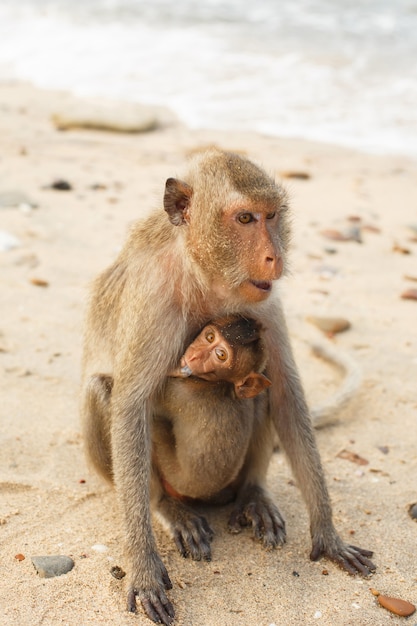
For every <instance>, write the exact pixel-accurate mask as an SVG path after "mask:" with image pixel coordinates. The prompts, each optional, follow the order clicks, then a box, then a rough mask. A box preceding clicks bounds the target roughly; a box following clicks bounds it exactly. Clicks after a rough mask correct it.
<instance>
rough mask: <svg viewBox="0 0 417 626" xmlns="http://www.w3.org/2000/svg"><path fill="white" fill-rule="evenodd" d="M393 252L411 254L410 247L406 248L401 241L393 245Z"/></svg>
mask: <svg viewBox="0 0 417 626" xmlns="http://www.w3.org/2000/svg"><path fill="white" fill-rule="evenodd" d="M392 251H393V252H399V253H400V254H411V250H410V248H405V247H404V246H402V245H401V244H399V243H394V244H393V246H392Z"/></svg>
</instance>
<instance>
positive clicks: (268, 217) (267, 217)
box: [266, 211, 277, 220]
mask: <svg viewBox="0 0 417 626" xmlns="http://www.w3.org/2000/svg"><path fill="white" fill-rule="evenodd" d="M276 214H277V212H276V211H272V213H268V215H267V216H266V219H267V220H273V219H274V217H275V216H276Z"/></svg>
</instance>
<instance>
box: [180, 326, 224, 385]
mask: <svg viewBox="0 0 417 626" xmlns="http://www.w3.org/2000/svg"><path fill="white" fill-rule="evenodd" d="M232 369H233V352H232V349H231V347H230V345H229V344H228V342H227V341H226V340H225V339H224V337H223V336H222V335H221V334H220V333H219V331H218V329H217V328H216V327H215V326H212V325H211V324H209V325H207V326H205V327H204V329H203V330H202V332H201V333H200V334H199V335H198V337H196V339H194V341H193V342H192V344H191V345H190V346H189V347H188V348H187V350H186V352H185V354H184V356H183V357H182V358H181V375H182V376H183V377H184V378H185V377H187V376H191V375H193V376H197V377H198V378H203V379H204V380H219V379H221V380H228V381H230V382H233V381H232V378H233V377H232V376H231V374H232Z"/></svg>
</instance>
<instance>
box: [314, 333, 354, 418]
mask: <svg viewBox="0 0 417 626" xmlns="http://www.w3.org/2000/svg"><path fill="white" fill-rule="evenodd" d="M310 345H311V349H312V352H313V353H314V354H315V355H316V356H318V357H320V358H322V359H325V360H326V361H328V362H329V363H331V364H332V365H336V366H337V367H340V368H341V370H342V371H343V373H344V375H345V376H344V380H343V382H342V384H341V386H340V387H339V389H338V390H337V391H336V392H335V393H334V394H333V395H332V396H330V397H329V398H328V399H327V400H325V401H324V402H323V403H322V404H320V405H318V406H316V407H313V408H312V409H311V412H310V415H311V419H312V422H313V425H314V427H315V428H322V427H323V426H328V425H329V424H332V423H334V422H335V421H336V420H337V413H338V412H339V411H341V409H343V408H344V407H345V406H346V405H347V404H348V403H349V402H350V400H351V399H352V398H353V396H354V395H355V394H356V393H357V391H358V389H359V387H360V385H361V383H362V371H361V368H360V366H359V364H358V363H357V361H356V360H355V359H353V358H352V357H351V356H350V355H349V354H346V353H343V352H340V351H339V350H336V349H334V348H333V347H332V346H330V345H327V344H326V345H324V344H322V343H312V344H310Z"/></svg>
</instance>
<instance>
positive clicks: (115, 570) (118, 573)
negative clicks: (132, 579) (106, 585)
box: [110, 565, 126, 580]
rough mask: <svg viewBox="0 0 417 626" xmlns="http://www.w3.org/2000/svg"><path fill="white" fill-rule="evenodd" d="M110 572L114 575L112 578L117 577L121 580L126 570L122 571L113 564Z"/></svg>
mask: <svg viewBox="0 0 417 626" xmlns="http://www.w3.org/2000/svg"><path fill="white" fill-rule="evenodd" d="M110 574H111V575H112V576H114V578H117V580H122V578H124V577H125V576H126V572H124V571H123V570H122V568H121V567H119V566H118V565H113V567H112V568H111V569H110Z"/></svg>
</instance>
